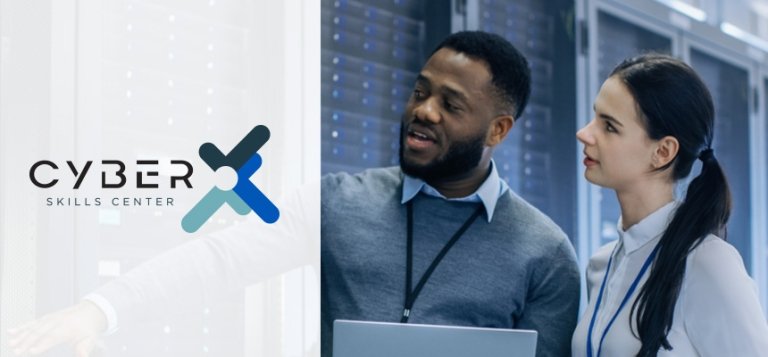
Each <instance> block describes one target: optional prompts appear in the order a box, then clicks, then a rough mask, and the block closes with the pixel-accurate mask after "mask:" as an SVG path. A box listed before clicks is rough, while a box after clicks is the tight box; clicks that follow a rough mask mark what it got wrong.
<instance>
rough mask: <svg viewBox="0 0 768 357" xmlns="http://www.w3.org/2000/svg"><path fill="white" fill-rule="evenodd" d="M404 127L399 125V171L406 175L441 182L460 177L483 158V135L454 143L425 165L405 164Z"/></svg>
mask: <svg viewBox="0 0 768 357" xmlns="http://www.w3.org/2000/svg"><path fill="white" fill-rule="evenodd" d="M406 135H407V133H406V132H405V125H404V124H402V123H401V124H400V152H399V158H400V169H401V170H403V172H404V173H405V174H407V175H410V176H413V177H417V178H420V179H422V180H424V181H426V182H428V183H430V182H435V181H442V180H444V179H446V178H450V177H456V176H462V175H464V174H465V173H467V172H469V171H470V170H472V169H474V168H475V167H477V165H478V164H479V163H480V159H482V156H483V149H484V146H485V145H484V144H485V134H484V133H481V134H480V135H478V136H476V137H474V138H470V139H468V140H465V141H461V142H454V143H452V144H451V146H450V147H448V152H447V153H445V154H444V155H443V156H441V157H438V158H436V159H434V160H432V161H431V162H429V163H427V164H426V165H418V164H414V163H411V162H407V161H406V160H405V159H404V158H403V150H404V146H405V139H406Z"/></svg>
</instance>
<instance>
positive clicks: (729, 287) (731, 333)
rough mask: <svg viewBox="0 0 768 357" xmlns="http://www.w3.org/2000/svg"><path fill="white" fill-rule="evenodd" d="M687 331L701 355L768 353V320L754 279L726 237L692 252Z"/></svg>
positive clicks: (685, 313) (685, 300) (685, 299)
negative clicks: (767, 321)
mask: <svg viewBox="0 0 768 357" xmlns="http://www.w3.org/2000/svg"><path fill="white" fill-rule="evenodd" d="M689 259H691V261H690V262H689V263H688V268H689V270H688V271H687V272H686V274H687V275H688V276H687V278H686V285H687V287H686V288H687V289H686V290H687V292H686V295H685V297H683V300H682V301H681V302H682V304H683V307H682V308H683V310H682V312H683V316H684V321H685V330H686V332H687V333H688V336H689V337H690V339H691V342H692V343H693V346H694V347H695V348H696V351H697V352H698V353H699V354H700V355H701V356H705V357H707V356H768V324H766V320H765V314H764V313H763V310H762V308H761V307H760V302H759V300H758V296H757V289H756V286H755V283H754V281H752V279H751V278H750V277H749V276H748V275H747V272H746V270H745V269H744V263H743V262H742V260H741V256H739V253H738V252H737V251H736V249H734V248H733V247H732V246H731V245H729V244H728V243H726V242H725V241H722V240H720V239H719V238H718V239H711V240H707V241H705V242H703V243H702V244H701V245H700V246H699V247H698V248H697V249H696V250H695V251H694V253H693V254H692V255H691V256H690V257H689Z"/></svg>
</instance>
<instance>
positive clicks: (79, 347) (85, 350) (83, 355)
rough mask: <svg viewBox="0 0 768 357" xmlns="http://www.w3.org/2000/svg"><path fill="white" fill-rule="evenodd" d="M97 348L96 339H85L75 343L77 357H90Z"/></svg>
mask: <svg viewBox="0 0 768 357" xmlns="http://www.w3.org/2000/svg"><path fill="white" fill-rule="evenodd" d="M95 348H96V339H95V338H92V337H88V338H84V339H82V340H80V341H79V342H77V343H75V356H76V357H90V356H91V352H92V351H93V350H94V349H95Z"/></svg>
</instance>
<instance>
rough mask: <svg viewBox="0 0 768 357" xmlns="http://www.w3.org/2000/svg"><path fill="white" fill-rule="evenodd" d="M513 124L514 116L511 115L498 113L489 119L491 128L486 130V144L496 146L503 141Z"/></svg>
mask: <svg viewBox="0 0 768 357" xmlns="http://www.w3.org/2000/svg"><path fill="white" fill-rule="evenodd" d="M514 125H515V118H514V117H512V116H511V115H500V116H497V117H495V118H493V120H492V121H491V129H490V130H489V132H488V139H486V140H485V145H486V146H496V145H498V144H500V143H501V142H502V141H504V138H506V137H507V134H509V131H510V130H511V129H512V127H513V126H514Z"/></svg>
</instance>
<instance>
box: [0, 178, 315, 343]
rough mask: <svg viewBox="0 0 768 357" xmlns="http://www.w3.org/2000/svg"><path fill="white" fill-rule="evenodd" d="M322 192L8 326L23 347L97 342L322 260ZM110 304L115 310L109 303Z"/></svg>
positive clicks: (302, 195) (299, 196)
mask: <svg viewBox="0 0 768 357" xmlns="http://www.w3.org/2000/svg"><path fill="white" fill-rule="evenodd" d="M318 193H319V190H318V189H317V185H315V186H314V187H310V188H308V189H306V190H302V191H300V192H297V193H295V194H294V195H292V196H290V197H289V198H288V200H285V201H283V202H282V203H281V204H279V205H278V207H280V209H281V218H280V219H279V220H278V221H277V222H276V223H274V224H266V223H263V222H261V221H260V220H259V219H258V218H256V217H255V216H253V217H250V218H251V219H250V220H249V221H248V222H246V223H242V224H239V225H236V226H232V227H230V228H228V229H226V230H224V231H221V232H218V233H215V234H212V235H211V236H210V237H207V238H203V239H196V240H192V241H190V243H187V244H184V245H181V246H179V247H176V248H174V249H172V250H170V251H168V252H166V253H163V254H161V255H160V256H158V257H155V258H153V259H151V260H149V261H147V262H145V263H143V264H141V265H139V266H138V267H136V268H135V269H133V270H131V271H130V272H128V273H126V274H125V275H124V276H122V277H120V278H117V279H115V280H113V281H112V282H110V283H107V284H106V285H104V286H102V287H100V288H99V289H97V290H96V291H95V292H94V294H92V295H90V296H89V298H88V299H87V301H83V302H81V303H80V304H78V305H75V306H74V307H72V308H69V309H65V310H62V311H59V312H55V313H52V314H50V315H46V316H44V317H42V318H40V319H38V320H36V321H33V322H30V323H28V324H26V325H24V326H21V327H19V328H17V329H13V330H12V331H9V333H10V334H11V339H10V344H11V345H12V347H13V348H14V349H19V353H23V352H24V351H27V352H29V353H32V354H37V353H42V352H44V351H45V350H47V349H49V348H51V347H54V346H56V345H58V344H61V343H65V342H69V343H79V341H85V340H93V341H95V340H96V337H98V335H100V334H101V332H103V331H104V330H105V329H106V328H107V327H108V326H110V325H115V324H116V323H117V322H120V323H123V322H125V321H126V320H133V319H143V318H151V317H153V316H158V315H160V314H162V313H163V312H164V311H166V310H170V309H176V310H178V309H179V306H180V305H182V307H183V305H190V306H195V303H197V302H202V301H207V300H211V299H215V298H217V297H221V296H226V295H227V294H231V293H233V292H236V291H237V290H239V289H242V288H243V287H245V286H247V285H250V284H252V283H255V282H258V281H260V280H263V279H265V278H268V277H270V276H273V275H276V274H278V273H281V272H285V271H287V270H290V269H291V268H294V267H298V266H301V265H305V264H313V265H315V266H318V258H319V257H317V256H316V255H317V253H316V252H317V251H319V249H316V248H317V246H318V245H319V237H318V234H319V197H317V196H318ZM94 296H95V297H96V300H98V301H96V300H94V299H93V297H94ZM105 303H106V304H108V305H106V306H107V307H108V309H107V310H109V308H111V309H113V310H114V314H109V313H107V312H108V311H105V310H104V306H105ZM97 306H102V308H98V307H97ZM94 312H95V313H94ZM110 315H112V316H113V318H112V321H110V319H109V317H110ZM115 318H116V320H117V321H114V320H115ZM78 326H84V327H83V328H78ZM91 347H92V346H91ZM83 349H85V350H88V351H86V352H83V353H82V354H79V355H78V356H87V355H88V352H90V349H92V348H88V347H87V346H84V347H83Z"/></svg>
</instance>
